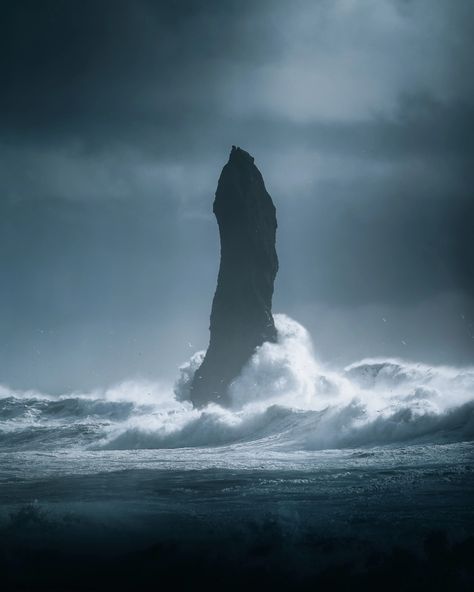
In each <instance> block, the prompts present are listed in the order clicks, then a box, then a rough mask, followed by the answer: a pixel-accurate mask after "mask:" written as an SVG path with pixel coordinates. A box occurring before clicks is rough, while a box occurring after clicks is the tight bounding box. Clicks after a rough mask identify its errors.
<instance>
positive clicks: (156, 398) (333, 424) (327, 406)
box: [0, 315, 474, 450]
mask: <svg viewBox="0 0 474 592" xmlns="http://www.w3.org/2000/svg"><path fill="white" fill-rule="evenodd" d="M275 322H276V326H277V330H278V342H277V343H274V344H271V343H265V344H264V345H262V346H261V347H260V348H258V350H257V351H256V353H255V355H254V356H253V358H252V359H251V360H250V361H249V363H248V364H247V366H246V367H245V368H244V369H243V370H242V372H241V375H240V376H239V377H238V378H237V379H236V380H235V381H234V382H233V383H232V385H231V388H230V391H231V400H232V405H231V408H230V409H223V408H222V407H220V406H218V405H215V404H211V405H208V406H207V407H206V408H204V409H194V408H193V406H192V404H191V403H190V401H189V385H190V380H191V378H192V376H193V373H194V371H195V369H196V368H197V367H198V365H199V364H200V362H201V360H202V356H203V352H199V353H198V354H195V355H194V356H193V357H192V358H191V360H190V361H189V362H188V363H187V364H184V365H183V366H182V367H181V369H180V378H179V379H178V381H177V382H176V384H175V387H174V391H173V389H172V388H171V387H170V386H168V385H165V384H158V383H155V382H151V381H143V380H142V381H136V380H135V381H127V382H124V383H121V384H119V385H116V386H113V387H111V388H108V389H105V390H103V391H99V390H97V391H94V392H92V393H72V394H69V395H62V396H61V397H48V396H46V395H41V394H40V393H33V392H28V393H18V392H16V391H11V390H9V389H7V388H6V387H2V388H1V389H0V399H1V398H2V397H3V398H4V400H5V401H7V400H8V401H10V402H11V405H13V406H14V405H15V402H18V404H19V405H20V402H21V405H23V407H22V406H21V405H20V407H19V411H18V413H20V415H21V413H23V412H25V413H27V412H29V416H28V418H27V419H28V421H27V425H29V426H31V425H32V424H34V425H36V424H38V423H42V425H45V424H47V425H49V424H51V423H52V422H54V421H59V420H60V421H64V422H66V421H75V422H79V423H80V422H83V423H84V424H87V428H88V430H90V429H92V428H91V426H96V427H95V428H94V429H97V431H96V436H95V441H94V443H93V446H94V447H98V448H108V449H117V448H118V449H130V448H132V449H133V448H179V447H190V446H198V447H213V446H220V445H224V444H234V445H235V444H238V445H239V446H246V447H250V448H252V447H256V446H258V447H260V448H261V447H268V448H274V447H280V448H281V447H285V448H290V449H294V450H305V449H323V448H338V447H358V446H364V445H383V444H388V443H392V442H410V441H415V440H419V439H420V438H421V439H425V440H430V441H435V440H436V441H438V440H440V439H441V440H442V439H451V440H463V439H465V440H469V439H472V438H474V368H453V367H447V366H437V367H435V366H428V365H426V364H419V363H412V362H406V361H403V360H399V359H377V358H374V359H366V360H362V361H360V362H357V363H355V364H351V365H350V366H347V367H346V368H344V369H342V370H335V369H331V368H327V367H324V366H323V365H321V364H320V363H319V362H318V361H317V360H316V358H315V356H314V353H313V348H312V343H311V339H310V336H309V334H308V333H307V331H306V330H305V329H304V327H302V326H301V325H300V324H298V323H297V322H296V321H294V320H292V319H290V318H289V317H287V316H285V315H276V316H275ZM58 403H60V404H61V405H60V407H59V411H60V413H59V420H58ZM25 410H26V411H25ZM33 411H34V412H33ZM5 413H6V415H5V419H4V421H3V424H4V425H5V424H8V425H10V423H9V422H12V421H13V415H14V414H13V412H12V410H11V407H5ZM15 417H17V416H15ZM22 417H23V419H25V417H26V416H25V415H22ZM16 421H17V420H16ZM22 425H23V427H24V426H25V425H26V424H25V422H24V423H23V424H22ZM10 427H11V426H10ZM58 437H59V436H58ZM88 445H89V446H90V438H89V440H88Z"/></svg>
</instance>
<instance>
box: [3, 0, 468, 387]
mask: <svg viewBox="0 0 474 592" xmlns="http://www.w3.org/2000/svg"><path fill="white" fill-rule="evenodd" d="M1 10H2V18H1V19H0V29H1V32H0V33H1V34H0V46H1V51H0V69H1V75H2V93H0V174H1V178H2V195H1V204H0V233H1V234H0V236H1V241H0V245H1V247H0V274H1V280H2V291H1V293H0V294H1V295H0V305H1V307H0V328H1V335H2V338H1V340H0V382H2V383H6V384H10V385H11V386H14V387H15V386H16V387H21V388H33V387H35V388H43V389H48V390H53V391H61V390H66V389H76V388H92V387H94V386H97V385H103V384H105V383H111V382H115V381H118V380H121V379H123V378H127V377H130V376H135V375H144V376H149V377H153V378H163V379H166V380H171V379H172V378H173V377H174V376H175V375H176V368H177V366H178V365H179V363H181V362H183V361H184V360H185V359H186V358H187V357H188V356H189V354H190V353H193V351H195V350H196V349H200V348H204V347H206V345H207V338H208V333H207V327H208V315H209V308H210V302H211V299H212V293H213V290H214V286H215V277H216V274H217V266H218V249H219V245H218V236H217V228H216V225H215V222H214V220H213V217H212V211H211V208H212V200H213V194H214V191H215V188H216V184H217V178H218V175H219V173H220V169H221V167H222V165H223V164H224V163H225V161H226V159H227V155H228V152H229V150H230V147H231V145H232V144H236V145H241V146H242V147H243V148H245V149H246V150H248V151H250V152H251V153H252V154H253V155H254V156H255V158H256V163H257V165H258V166H259V168H260V169H261V171H262V173H263V175H264V178H265V181H266V183H267V188H268V190H269V192H270V194H271V195H272V197H273V198H274V201H275V203H276V206H277V211H278V218H279V232H278V250H279V255H280V261H281V268H280V273H279V276H278V280H277V285H276V293H275V308H276V310H277V311H280V312H285V313H286V314H289V315H291V316H294V317H295V318H296V319H297V320H298V321H300V322H302V323H303V324H305V325H306V326H307V327H308V328H309V329H310V331H311V333H312V336H313V339H314V342H315V347H316V350H317V352H318V354H319V355H320V356H321V357H322V358H324V359H325V360H326V361H329V362H331V361H332V362H334V363H335V364H339V363H341V364H344V363H347V362H349V361H352V360H354V359H355V358H360V357H363V356H376V355H393V356H402V357H407V358H412V359H417V360H420V361H424V362H428V363H443V362H445V363H452V364H465V363H470V362H472V359H473V354H474V326H473V323H474V306H473V294H474V264H473V261H474V239H473V238H472V237H473V234H472V230H471V226H472V222H471V221H472V220H473V219H474V199H473V194H472V187H473V181H474V173H473V172H472V162H473V152H474V140H473V138H474V134H473V132H474V81H473V79H472V75H471V69H472V67H471V59H472V58H471V56H472V55H473V54H474V47H473V45H474V41H473V39H474V37H473V35H472V32H473V25H474V7H473V5H472V3H471V2H469V1H468V0H460V1H459V2H456V3H453V2H450V1H449V0H444V1H440V2H430V1H428V0H411V1H410V0H404V1H402V0H399V1H395V0H393V1H392V0H382V1H380V0H377V1H376V0H359V1H352V0H333V1H329V0H319V1H317V2H314V1H310V0H294V1H291V2H290V1H283V0H276V1H271V2H270V1H266V0H263V1H261V2H250V1H246V0H239V1H238V2H237V1H234V0H228V1H226V2H222V1H217V0H215V1H214V0H207V1H203V2H197V1H191V0H185V1H181V2H172V1H169V2H159V1H156V2H153V1H151V0H137V1H134V2H126V1H122V0H115V1H112V0H99V1H97V0H96V1H90V0H82V1H74V0H73V1H69V2H66V1H61V0H45V1H44V2H41V3H40V2H34V1H31V2H28V1H24V0H19V1H15V2H13V1H11V2H7V1H6V2H3V3H2V8H1Z"/></svg>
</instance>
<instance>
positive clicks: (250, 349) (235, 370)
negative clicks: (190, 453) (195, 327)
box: [191, 146, 278, 406]
mask: <svg viewBox="0 0 474 592" xmlns="http://www.w3.org/2000/svg"><path fill="white" fill-rule="evenodd" d="M213 210H214V214H215V215H216V218H217V223H218V225H219V234H220V241H221V261H220V268H219V276H218V279H217V288H216V292H215V295H214V300H213V303H212V312H211V324H210V332H211V337H210V342H209V348H208V350H207V353H206V356H205V358H204V360H203V363H202V365H201V366H200V368H199V369H198V370H197V371H196V373H195V375H194V378H193V382H192V385H191V399H192V401H193V403H194V404H195V405H197V406H201V405H205V404H206V403H208V402H211V401H214V402H217V403H219V404H221V405H226V404H228V403H229V398H228V386H229V384H230V383H231V381H232V380H233V379H234V378H235V377H236V376H237V375H238V374H239V372H240V370H241V369H242V367H243V366H244V365H245V363H246V362H247V361H248V360H249V358H250V357H251V356H252V354H253V353H254V351H255V348H256V347H257V346H259V345H261V344H262V343H263V342H264V341H275V340H276V329H275V324H274V322H273V317H272V311H271V310H272V296H273V283H274V280H275V276H276V273H277V271H278V257H277V254H276V250H275V234H276V228H277V221H276V214H275V206H274V205H273V202H272V199H271V197H270V195H269V194H268V193H267V191H266V189H265V184H264V182H263V178H262V175H261V173H260V171H259V170H258V169H257V167H256V166H255V164H254V159H253V157H252V156H250V154H248V153H247V152H245V151H244V150H241V149H240V148H236V147H235V146H233V147H232V151H231V153H230V157H229V161H228V163H227V164H226V165H225V166H224V168H223V170H222V173H221V176H220V178H219V183H218V186H217V191H216V197H215V201H214V208H213Z"/></svg>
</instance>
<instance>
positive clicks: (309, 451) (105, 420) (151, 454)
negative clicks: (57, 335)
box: [0, 314, 474, 589]
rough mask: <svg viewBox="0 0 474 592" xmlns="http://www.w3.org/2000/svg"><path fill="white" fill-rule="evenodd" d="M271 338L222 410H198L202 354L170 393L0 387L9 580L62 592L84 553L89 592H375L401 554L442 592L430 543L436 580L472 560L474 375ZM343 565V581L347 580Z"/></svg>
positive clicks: (141, 386)
mask: <svg viewBox="0 0 474 592" xmlns="http://www.w3.org/2000/svg"><path fill="white" fill-rule="evenodd" d="M275 322H276V326H277V330H278V342H277V343H264V344H263V345H262V346H261V347H260V348H258V350H257V351H256V353H255V354H254V356H253V357H252V359H251V360H250V361H249V362H248V364H247V365H246V367H245V368H244V369H243V370H242V372H241V374H240V376H238V377H237V378H236V380H235V381H234V382H233V383H232V384H231V387H230V392H231V401H232V404H231V406H230V407H229V408H222V407H220V406H219V405H216V404H210V405H208V406H207V407H204V408H202V409H196V408H194V407H193V406H192V404H191V402H190V401H189V386H190V381H191V379H192V376H193V373H194V371H195V369H196V368H197V367H198V366H199V364H200V362H201V360H202V357H203V355H204V352H198V353H196V354H195V355H193V356H192V357H191V359H190V360H189V361H188V362H187V363H185V364H184V365H183V366H182V367H181V368H180V369H179V371H178V377H177V380H176V382H175V384H174V385H169V384H165V383H160V382H157V381H150V380H138V379H134V380H129V381H125V382H122V383H120V384H117V385H114V386H111V387H108V388H104V389H96V390H94V391H92V392H70V393H64V394H62V395H60V396H53V395H48V394H45V393H41V392H37V391H34V390H29V391H19V390H14V389H11V388H9V387H8V386H5V385H4V386H1V387H0V503H1V506H0V541H3V542H1V543H0V567H1V568H2V569H3V573H5V574H7V575H6V578H7V581H11V582H15V585H17V584H18V581H20V584H21V585H20V587H21V586H23V587H24V588H28V589H29V588H31V586H32V585H33V583H35V584H36V582H37V581H40V582H43V584H42V585H43V587H44V588H45V589H49V588H50V587H52V586H53V584H54V585H57V586H59V587H60V586H61V582H62V580H61V577H64V578H65V577H66V575H65V574H66V572H67V573H69V572H70V570H71V569H72V570H76V569H77V566H78V561H79V559H78V557H83V556H84V554H87V557H88V560H87V561H86V564H87V566H88V567H87V569H86V571H85V572H82V571H81V570H79V571H81V573H83V575H82V576H78V577H79V580H78V581H79V582H80V583H81V585H84V586H85V587H86V588H87V589H95V586H96V585H97V589H104V588H107V587H108V586H109V585H110V587H114V589H116V588H117V587H120V585H122V584H123V585H124V586H125V585H127V586H128V585H131V581H132V580H133V585H136V584H137V580H136V577H137V575H136V573H137V570H139V571H140V573H142V574H143V578H144V581H148V580H147V579H146V578H149V577H150V570H152V572H153V574H155V571H156V570H158V571H159V573H160V577H161V576H162V575H163V574H164V573H165V574H166V575H167V577H172V578H173V579H174V580H175V581H176V582H178V583H181V584H182V585H187V583H188V581H187V580H186V577H187V575H186V574H180V573H179V566H180V565H181V564H182V563H183V561H184V562H188V563H189V562H191V563H193V562H197V563H196V565H198V566H199V568H196V569H201V570H204V571H205V574H204V576H203V577H206V578H207V576H208V573H209V571H212V573H213V574H214V575H213V577H217V576H215V574H216V573H224V572H225V573H226V574H228V573H231V574H234V577H235V578H236V579H235V582H236V586H237V583H239V585H240V584H242V585H244V584H245V582H247V580H245V577H247V576H248V577H249V578H250V579H251V580H252V582H254V581H255V570H257V572H258V573H260V575H261V573H264V576H265V577H264V579H265V582H267V583H268V582H271V581H272V578H275V582H277V583H278V582H280V579H281V578H282V577H286V576H288V577H290V575H291V583H292V585H294V584H295V581H294V577H295V574H299V575H298V577H301V578H302V579H301V582H303V581H306V580H305V578H307V577H311V578H313V580H312V581H316V580H314V578H323V580H321V582H323V583H326V584H327V583H328V582H327V581H326V580H325V579H324V578H326V576H327V573H328V571H327V570H328V569H329V570H331V569H333V568H334V569H335V570H336V572H335V575H334V578H336V579H335V580H334V582H336V583H338V582H339V580H338V578H343V582H345V581H346V580H344V578H345V577H349V576H350V579H351V581H352V579H353V578H354V577H356V578H362V580H361V581H363V582H366V580H364V578H367V577H369V576H368V575H367V574H369V573H370V574H372V572H373V570H372V571H371V570H368V568H367V565H368V562H369V559H370V558H373V557H374V556H377V557H378V558H379V559H378V561H379V563H380V565H383V573H386V572H387V570H389V571H390V570H391V569H392V562H393V549H394V548H395V547H397V548H398V546H400V547H403V548H404V549H405V552H406V553H409V555H407V557H409V558H410V560H409V561H408V559H407V561H408V562H409V564H410V566H411V567H410V569H411V570H412V571H413V573H415V572H416V573H418V571H417V570H421V571H423V570H425V569H426V565H427V564H426V562H428V563H430V562H432V563H433V562H434V563H433V565H431V563H430V566H431V568H430V569H432V570H433V569H434V572H433V573H434V574H435V575H434V576H433V577H435V578H438V575H436V569H435V568H434V567H433V566H434V565H435V564H436V563H437V561H438V560H436V557H435V559H433V558H432V557H431V555H430V554H429V552H428V551H426V549H427V548H431V547H427V546H426V545H427V543H426V541H427V540H428V541H429V540H431V539H430V537H433V536H435V541H436V540H437V541H438V543H436V544H437V545H438V547H439V549H441V551H439V549H438V551H437V552H438V556H437V557H438V559H439V553H441V555H442V559H441V560H440V561H441V563H443V562H445V561H447V559H446V557H448V555H446V554H453V553H454V551H455V549H457V548H458V547H459V545H461V546H462V545H468V547H467V548H468V549H471V547H469V545H471V546H472V542H471V543H469V541H471V539H472V535H473V534H474V510H473V503H472V501H473V495H474V462H473V460H474V457H473V450H474V445H473V440H474V367H464V368H455V367H451V366H432V365H428V364H424V363H418V362H414V361H407V360H401V359H379V358H373V359H364V360H361V361H358V362H355V363H353V364H350V365H348V366H347V367H345V368H335V367H331V366H330V365H326V364H323V363H321V362H320V361H318V360H317V358H316V356H315V354H314V351H313V345H312V341H311V338H310V336H309V334H308V332H307V331H306V330H305V328H304V327H303V326H302V325H300V324H299V323H297V322H296V321H295V320H292V319H291V318H289V317H287V316H285V315H281V314H280V315H275ZM433 533H435V534H433ZM436 533H437V534H436ZM436 536H438V537H441V538H439V539H436ZM472 540H474V539H472ZM440 541H441V542H440ZM466 541H467V542H466ZM436 544H435V546H436ZM440 545H441V546H440ZM456 545H457V546H458V547H456ZM438 547H437V548H438ZM463 548H464V547H463ZM170 549H174V551H173V552H171V551H170ZM229 549H232V551H231V552H230V551H229ZM255 549H259V551H258V552H257V551H255ZM471 550H472V549H471ZM45 553H46V555H45ZM48 553H49V554H48ZM443 553H444V554H445V555H443ZM58 554H59V555H58ZM150 554H151V555H150ZM461 555H462V554H461ZM461 555H460V556H461ZM469 556H470V551H469ZM32 557H33V559H32ZM58 557H59V560H58ZM150 557H152V560H151V559H150ZM449 557H451V555H449ZM26 558H28V559H26ZM348 558H350V561H351V564H354V565H356V567H355V568H351V569H355V570H356V571H355V572H354V571H351V572H350V574H349V575H348V573H346V572H344V571H342V572H341V571H340V569H339V567H338V566H340V565H343V564H345V563H344V562H347V560H348ZM354 558H355V559H354ZM58 561H59V563H61V565H63V566H65V567H64V571H61V569H59V570H58V567H57V566H58ZM111 561H112V562H114V573H115V574H116V578H115V577H114V578H113V579H112V580H110V579H109V577H110V573H109V572H110V569H111V565H110V562H111ZM370 561H372V559H370ZM397 561H398V560H397ZM410 561H411V563H410ZM420 561H421V563H420ZM22 562H23V564H24V565H27V566H28V569H27V570H25V571H24V572H23V571H21V570H20V572H21V575H20V576H19V571H18V565H19V564H20V565H21V564H22ZM117 562H119V563H120V564H121V568H120V569H118V570H117V567H116V564H117ZM354 562H355V563H354ZM194 564H195V563H193V565H194ZM81 565H82V564H81ZM45 566H46V567H45ZM53 566H54V568H53ZM104 566H105V567H104ZM243 566H244V567H243ZM364 566H365V567H364ZM387 566H388V567H387ZM81 569H82V568H81ZM459 569H460V571H459V573H460V574H461V575H460V576H459V577H460V578H461V579H460V582H461V583H462V582H463V581H464V580H463V578H465V577H467V576H466V575H465V574H466V569H467V568H466V566H463V565H461V566H460V567H459ZM87 570H89V571H87ZM90 570H93V575H91V573H90ZM248 570H250V571H248ZM259 570H260V571H259ZM261 570H263V572H261ZM463 570H464V571H463ZM53 572H54V573H55V574H57V578H58V579H57V581H56V580H54V578H53V580H54V581H53V582H52V581H51V577H52V576H51V573H53ZM331 573H332V572H331ZM394 573H395V572H394ZM396 573H398V571H397V572H396ZM456 573H457V572H456ZM32 574H33V575H32ZM106 574H107V575H106ZM269 574H270V575H269ZM285 574H286V576H285ZM325 574H326V575H325ZM188 575H189V574H188ZM201 575H202V574H201ZM156 576H157V577H158V573H157V574H156ZM55 577H56V576H55ZM189 577H191V576H189ZM262 577H263V576H262ZM331 577H332V576H331ZM370 577H372V576H370ZM391 577H393V578H395V579H394V580H393V582H395V583H396V582H397V580H396V577H398V576H395V575H393V574H392V576H391ZM414 577H417V576H414ZM456 577H457V576H456ZM469 577H470V576H469ZM8 578H10V580H8ZM18 578H20V579H19V580H18ZM41 578H43V579H44V581H43V580H41ZM81 578H85V579H84V580H81ZM183 578H184V579H183ZM239 578H240V579H239ZM317 581H319V580H317ZM329 582H330V583H331V582H333V581H332V580H329ZM334 582H333V583H334ZM468 582H469V584H470V583H471V580H469V579H468ZM339 583H340V582H339ZM86 584H87V585H86ZM119 584H120V585H119ZM394 585H395V584H394ZM78 586H79V584H78ZM79 587H80V586H79ZM397 589H401V588H397ZM453 589H454V587H453Z"/></svg>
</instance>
